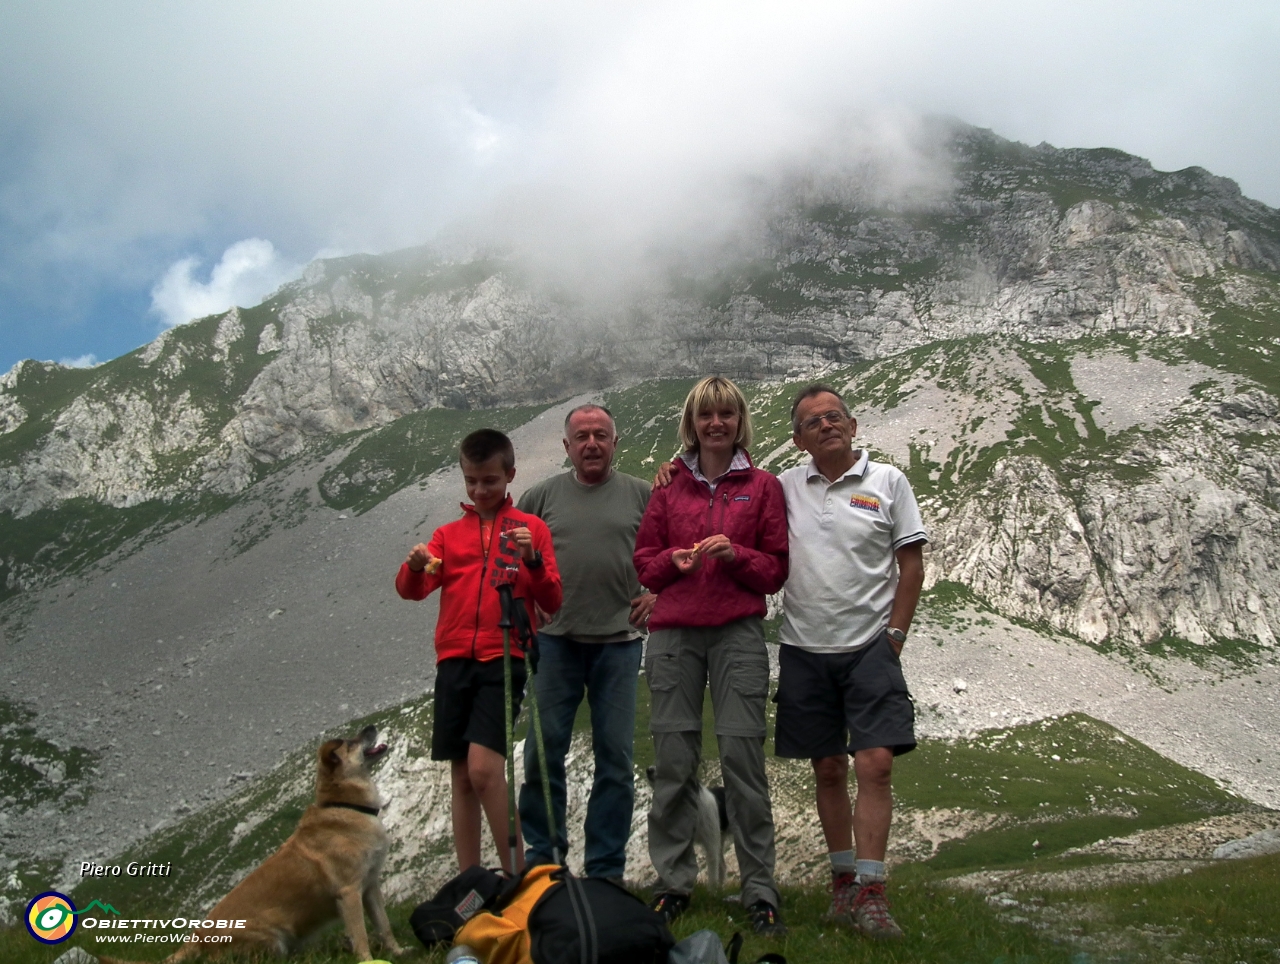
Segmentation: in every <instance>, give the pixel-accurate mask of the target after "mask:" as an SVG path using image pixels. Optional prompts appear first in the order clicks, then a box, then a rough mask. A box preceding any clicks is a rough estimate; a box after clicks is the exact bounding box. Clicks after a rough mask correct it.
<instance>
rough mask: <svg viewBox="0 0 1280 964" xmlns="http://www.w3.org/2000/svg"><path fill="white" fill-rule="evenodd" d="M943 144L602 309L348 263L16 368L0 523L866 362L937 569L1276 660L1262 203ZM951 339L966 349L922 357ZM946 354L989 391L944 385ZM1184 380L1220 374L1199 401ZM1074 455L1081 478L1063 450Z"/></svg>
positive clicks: (1035, 157) (1068, 622)
mask: <svg viewBox="0 0 1280 964" xmlns="http://www.w3.org/2000/svg"><path fill="white" fill-rule="evenodd" d="M943 150H944V151H945V161H946V164H947V166H948V168H949V170H950V172H951V185H950V187H949V188H948V189H947V190H946V191H944V192H942V193H940V194H937V195H934V196H931V197H930V198H929V199H928V200H927V201H917V202H908V201H906V200H904V201H900V202H879V203H877V204H875V205H870V204H862V203H859V202H858V201H856V200H850V198H851V197H855V193H856V192H855V193H851V192H850V191H849V190H847V188H848V185H847V184H842V183H839V182H837V181H836V180H831V181H830V183H827V182H823V183H817V184H809V185H807V186H806V188H805V190H804V191H800V190H794V191H792V192H791V193H787V191H788V190H789V189H780V191H779V193H777V195H776V196H774V197H773V198H772V199H771V200H770V201H769V203H768V204H767V205H766V204H762V206H761V211H762V212H764V213H762V214H761V215H760V219H759V221H758V223H757V224H756V225H755V226H754V227H753V228H752V229H751V230H750V231H748V232H747V236H749V237H750V239H751V240H749V241H747V240H744V241H742V242H741V244H739V245H738V246H737V248H736V249H735V252H736V253H735V254H734V255H733V256H732V257H728V256H725V257H722V258H720V259H719V260H718V261H714V260H713V261H708V260H707V259H705V258H703V259H699V260H698V261H697V263H698V264H700V265H702V267H700V268H698V269H697V270H693V269H691V268H688V267H687V266H686V265H685V264H684V263H682V262H680V261H678V260H677V261H673V262H672V264H670V265H668V266H667V268H666V269H664V271H663V272H661V273H660V274H658V275H655V276H654V278H658V277H660V278H661V280H660V281H659V280H653V279H651V280H650V281H648V282H646V283H645V284H642V285H638V286H636V287H634V288H632V289H630V290H629V291H627V292H625V293H624V294H622V295H620V296H619V298H618V299H616V300H615V301H613V302H610V303H609V304H608V305H605V306H602V305H600V304H599V303H597V302H588V301H584V300H579V299H578V298H577V297H576V296H575V295H573V294H572V293H571V292H565V291H564V290H561V289H557V288H555V287H553V286H551V285H549V284H546V283H543V282H540V281H539V280H538V279H536V278H534V277H532V276H531V275H530V274H529V272H528V271H527V270H526V269H524V268H522V267H521V266H520V265H519V264H518V263H517V262H516V261H514V260H512V259H511V258H509V257H507V256H503V255H499V254H493V253H484V252H478V253H475V254H474V255H471V256H468V257H465V258H445V257H443V256H441V255H439V254H435V253H433V252H431V251H426V250H419V251H409V252H402V253H400V254H396V255H388V256H383V257H371V256H357V257H351V258H345V259H339V260H334V261H325V262H317V263H315V264H313V265H312V266H311V267H310V268H309V269H308V270H307V272H306V274H305V275H304V277H303V278H302V279H300V280H299V281H298V282H295V283H293V284H291V285H288V286H286V287H285V288H283V289H281V290H280V291H279V292H277V293H276V294H275V295H273V296H272V297H271V298H269V299H268V300H267V301H266V302H264V303H263V304H262V305H259V306H255V307H252V308H246V309H233V310H232V311H230V312H227V313H226V314H225V315H222V316H218V317H212V318H206V319H201V320H198V321H195V322H192V323H191V324H189V325H185V326H182V327H180V328H177V329H174V330H172V331H170V332H167V333H166V334H165V335H163V336H162V337H160V338H158V339H157V340H156V341H155V342H153V343H152V344H150V345H148V346H146V347H145V348H143V349H140V350H138V351H136V352H133V353H131V354H130V355H127V356H124V357H123V358H120V359H116V360H114V361H112V362H109V363H107V364H105V365H102V366H100V367H99V368H97V369H93V370H91V371H89V372H71V371H69V370H64V369H58V368H57V366H49V365H44V364H41V363H35V362H25V363H22V364H21V365H19V366H16V367H15V368H14V369H13V370H12V371H10V372H9V373H7V374H6V375H4V376H3V377H2V378H0V514H4V513H7V514H9V515H10V516H11V517H12V518H14V519H21V518H24V517H26V516H29V515H30V514H31V513H34V512H36V511H37V510H40V509H50V508H54V507H57V506H59V505H60V504H62V503H64V502H65V501H66V500H68V499H71V498H83V499H88V500H93V501H95V502H99V503H104V504H106V505H109V506H115V507H125V506H131V505H136V504H138V503H141V502H146V501H148V500H156V499H170V500H171V499H175V498H178V497H181V496H186V495H190V494H193V493H200V492H212V493H222V494H235V493H238V492H241V491H243V490H244V489H245V488H246V487H247V486H248V485H250V484H251V483H252V482H253V481H254V480H255V479H256V478H258V477H259V476H260V475H261V473H262V471H263V469H264V467H265V466H268V465H270V464H271V463H274V462H278V461H280V460H282V459H288V458H290V457H293V456H295V455H297V454H298V453H300V452H302V451H304V450H305V449H306V448H307V447H308V446H309V445H311V444H312V443H313V442H315V441H317V440H324V439H331V438H333V437H335V436H338V435H341V434H343V433H347V432H352V431H357V430H365V429H370V428H376V427H378V426H384V425H387V424H389V423H391V422H393V421H395V420H396V419H398V418H400V417H401V416H403V415H406V414H409V413H412V412H417V411H420V410H422V409H425V408H433V407H450V408H474V407H483V406H490V405H499V404H504V403H512V402H521V401H528V400H539V399H548V398H553V397H563V396H565V395H568V394H572V393H574V392H578V391H583V390H591V389H597V388H606V387H608V386H610V385H614V384H617V383H624V382H628V381H635V380H638V379H644V378H652V377H662V376H673V375H681V376H683V375H694V374H700V373H705V372H707V371H719V372H723V373H726V374H729V375H732V376H735V377H741V378H746V379H753V378H765V379H770V378H772V379H778V378H788V377H790V378H799V377H801V376H803V375H806V374H807V373H810V372H814V371H830V370H832V369H833V368H838V367H840V366H848V365H858V364H866V363H868V362H876V361H877V360H880V361H879V362H878V364H879V365H881V366H884V368H883V370H884V372H885V373H887V374H886V376H885V377H886V379H888V381H886V382H885V383H886V384H888V383H889V382H892V383H893V384H894V386H895V387H894V388H893V391H894V392H895V394H896V395H897V396H899V399H898V403H896V404H897V405H898V407H897V408H894V409H884V410H882V412H881V415H883V417H884V418H885V419H886V421H887V422H888V423H892V424H893V425H896V426H897V427H896V428H894V429H893V430H892V431H891V432H890V433H889V434H890V436H893V437H892V438H889V439H888V440H886V441H884V443H883V445H882V443H881V440H879V439H877V438H876V437H875V436H874V435H873V436H872V438H871V444H873V445H881V447H882V449H883V450H884V451H887V452H890V453H891V454H892V455H893V457H894V458H895V459H897V460H898V461H899V462H900V464H903V465H904V466H906V465H909V464H912V459H913V458H916V460H917V462H918V464H919V465H921V466H926V469H925V470H923V471H924V475H922V476H920V479H921V481H922V482H925V483H929V484H932V483H930V480H931V479H932V480H934V481H937V482H938V484H939V488H938V489H937V491H934V492H931V493H930V495H929V498H931V499H932V500H934V501H933V503H932V504H933V505H934V506H935V508H936V510H937V511H942V509H944V508H945V509H946V511H947V516H946V518H942V517H941V516H939V517H938V519H937V521H936V526H935V528H936V535H937V539H936V542H935V548H934V551H933V554H932V556H931V562H930V566H931V569H930V573H931V578H932V579H952V580H956V581H959V582H963V583H966V584H968V585H969V586H971V587H972V588H973V589H974V591H976V592H978V593H979V594H981V595H983V596H984V597H986V598H988V599H990V600H992V601H994V602H996V603H997V604H998V605H999V606H1000V607H1001V608H1003V609H1004V610H1006V611H1007V612H1009V613H1011V614H1014V615H1018V616H1022V617H1024V618H1028V619H1034V620H1038V621H1045V622H1047V623H1049V624H1051V625H1053V626H1056V627H1058V628H1060V629H1062V630H1063V631H1067V632H1070V633H1073V634H1076V635H1079V636H1082V637H1084V638H1087V639H1091V640H1099V639H1103V638H1106V637H1108V636H1111V635H1115V634H1119V635H1121V636H1124V637H1128V638H1135V639H1143V640H1151V639H1155V638H1158V637H1160V636H1161V635H1164V634H1171V635H1176V636H1179V637H1182V638H1185V639H1189V640H1192V641H1198V640H1202V639H1208V638H1211V637H1216V638H1232V639H1235V638H1239V639H1247V640H1255V641H1258V642H1260V643H1265V644H1267V645H1270V644H1271V643H1272V642H1273V640H1274V636H1275V634H1276V633H1277V632H1280V623H1277V621H1276V616H1275V614H1274V612H1273V611H1272V609H1270V608H1269V607H1268V602H1267V600H1269V599H1274V598H1278V597H1277V593H1276V592H1275V590H1276V589H1278V588H1280V586H1277V585H1276V579H1277V572H1278V571H1280V560H1278V559H1277V550H1276V548H1275V547H1276V546H1277V545H1280V540H1278V539H1277V538H1276V536H1277V534H1280V533H1278V531H1277V523H1276V507H1277V505H1280V497H1278V495H1277V488H1276V487H1277V482H1276V479H1277V471H1276V470H1277V449H1276V444H1275V439H1276V436H1275V431H1276V417H1277V416H1276V413H1277V401H1276V392H1277V385H1276V384H1275V383H1274V382H1273V381H1269V380H1268V377H1267V376H1266V375H1265V374H1260V369H1259V367H1258V366H1259V364H1265V362H1266V359H1268V358H1269V357H1270V352H1272V351H1273V349H1274V346H1275V345H1276V344H1280V342H1277V338H1276V336H1277V334H1278V330H1277V329H1278V328H1280V323H1278V322H1277V318H1280V310H1278V309H1277V305H1280V296H1278V292H1280V214H1278V213H1277V212H1276V211H1273V210H1271V209H1269V208H1267V207H1266V206H1265V205H1261V204H1258V203H1257V202H1253V201H1250V200H1248V199H1246V198H1243V197H1242V196H1241V195H1240V193H1239V191H1238V189H1236V187H1235V185H1234V184H1232V183H1231V182H1230V181H1226V180H1224V179H1221V178H1215V177H1213V176H1212V175H1210V174H1208V173H1207V172H1204V171H1200V170H1198V169H1189V170H1187V171H1181V172H1176V173H1172V174H1166V173H1161V172H1157V171H1154V170H1153V169H1152V168H1151V167H1150V165H1149V164H1147V162H1145V161H1142V160H1141V159H1138V158H1133V157H1130V156H1128V155H1124V154H1121V153H1120V152H1117V151H1073V150H1057V149H1054V148H1051V147H1048V146H1045V145H1042V146H1040V147H1038V148H1026V147H1023V146H1022V145H1017V144H1011V143H1009V142H1006V141H1002V140H1001V139H999V138H997V137H995V136H994V135H991V134H990V133H988V132H983V131H976V130H973V129H969V128H960V127H957V128H955V129H953V130H952V131H950V132H949V133H948V135H947V137H946V139H945V143H944V146H943ZM690 263H692V262H690ZM964 339H969V340H973V341H974V343H975V344H976V343H978V342H982V343H983V344H985V345H987V347H986V348H984V349H983V352H985V354H983V353H979V354H980V355H981V357H978V356H975V355H970V356H966V357H968V361H967V362H961V361H956V362H955V363H954V364H953V365H952V367H951V368H950V369H949V370H948V371H943V370H942V369H939V370H936V371H934V370H926V369H927V366H925V367H920V366H921V363H920V362H919V359H920V358H923V357H925V356H926V355H927V354H928V349H929V346H932V345H935V344H938V343H946V344H957V343H959V342H960V340H964ZM1100 340H1101V341H1100ZM1108 340H1112V341H1114V342H1115V343H1116V344H1117V345H1119V348H1117V350H1116V351H1114V352H1112V353H1111V354H1109V355H1108V354H1107V353H1106V352H1105V351H1101V352H1100V349H1099V345H1100V344H1102V343H1103V342H1107V341H1108ZM1015 342H1016V343H1021V344H1050V343H1064V344H1071V345H1075V346H1077V348H1074V349H1072V350H1071V351H1069V352H1067V354H1064V355H1060V356H1055V357H1054V358H1053V359H1050V360H1049V361H1044V362H1043V363H1044V364H1048V365H1051V366H1057V368H1056V369H1055V371H1059V372H1061V371H1068V370H1069V377H1065V380H1063V378H1060V377H1059V376H1057V375H1053V374H1052V373H1048V374H1046V373H1045V372H1043V371H1033V370H1032V368H1030V367H1028V364H1029V363H1028V362H1026V360H1025V359H1021V358H1020V356H1018V352H1017V351H1015V350H1012V349H1010V348H1009V347H1008V346H1009V345H1012V344H1014V343H1015ZM1143 346H1146V347H1143ZM1152 346H1156V347H1152ZM1161 346H1162V347H1161ZM1157 347H1158V348H1159V350H1156V348H1157ZM1148 349H1150V350H1148ZM922 352H923V353H924V354H921V353H922ZM1161 352H1164V355H1163V356H1161V355H1160V353H1161ZM1100 358H1101V359H1103V361H1099V359H1100ZM1135 359H1136V361H1135ZM1161 359H1163V360H1161ZM1131 362H1132V363H1134V364H1139V366H1143V365H1145V366H1147V367H1148V368H1149V367H1150V366H1151V365H1156V364H1163V365H1164V366H1165V368H1166V369H1168V370H1169V371H1170V372H1174V373H1175V377H1174V380H1175V381H1177V382H1178V384H1179V385H1180V386H1181V388H1179V392H1180V394H1178V398H1179V402H1178V404H1179V405H1181V406H1182V408H1180V409H1178V410H1177V412H1176V413H1175V414H1176V417H1174V418H1172V421H1171V420H1170V419H1171V417H1172V416H1170V413H1169V412H1168V411H1167V410H1161V409H1160V400H1159V398H1155V399H1154V400H1153V399H1146V396H1143V399H1146V400H1145V401H1144V400H1142V399H1139V400H1138V401H1134V400H1133V399H1131V398H1127V397H1126V388H1127V387H1132V386H1126V385H1123V384H1121V385H1119V387H1117V385H1116V384H1113V382H1115V379H1114V378H1112V379H1111V380H1110V381H1108V375H1107V370H1108V366H1110V368H1111V369H1112V370H1114V371H1127V370H1128V369H1126V368H1125V366H1126V365H1127V364H1129V363H1131ZM1037 364H1039V363H1037ZM965 365H969V366H976V367H973V368H972V372H974V373H976V372H978V371H987V372H988V374H989V375H990V376H991V380H990V381H989V382H987V383H985V384H978V383H977V382H974V381H973V380H972V379H970V380H969V382H968V383H967V384H968V387H967V388H965V389H964V391H961V392H960V393H959V395H957V394H956V391H957V389H956V384H957V383H956V374H955V373H956V371H957V370H958V369H957V366H960V367H963V366H965ZM1063 366H1065V368H1064V367H1063ZM1196 366H1198V367H1196ZM1152 370H1153V371H1154V369H1152ZM1145 371H1146V369H1143V372H1145ZM1193 371H1194V373H1195V375H1194V377H1196V378H1201V381H1206V380H1207V381H1212V382H1213V383H1214V385H1216V386H1217V387H1216V388H1214V389H1213V390H1212V391H1209V392H1207V393H1206V392H1205V391H1200V392H1198V393H1196V392H1191V387H1192V386H1191V385H1190V384H1188V385H1182V383H1183V382H1184V381H1186V379H1187V378H1192V377H1193V376H1192V375H1191V374H1188V373H1190V372H1193ZM1179 373H1180V374H1179ZM1131 374H1133V373H1131ZM1201 376H1203V377H1201ZM1133 377H1146V376H1145V375H1143V374H1142V373H1138V374H1137V375H1134V376H1133ZM1160 377H1168V376H1167V375H1161V376H1160ZM963 380H964V379H961V381H963ZM1122 381H1123V380H1122ZM1098 386H1102V387H1101V388H1099V387H1098ZM908 388H909V390H908ZM1130 394H1132V392H1130ZM1139 394H1141V393H1139ZM1104 396H1105V397H1104ZM925 398H933V399H934V401H935V402H937V403H938V404H937V405H929V406H924V405H923V402H922V400H923V399H925ZM913 399H914V401H913ZM866 403H867V404H871V405H876V404H878V400H875V399H870V398H868V399H867V400H866ZM1147 404H1149V405H1151V406H1153V408H1152V411H1151V412H1148V413H1146V414H1144V415H1142V417H1140V418H1137V419H1136V420H1135V419H1133V418H1132V416H1133V415H1134V412H1135V411H1137V410H1138V409H1135V408H1134V406H1138V408H1141V406H1142V405H1147ZM913 406H914V407H913ZM947 406H959V408H955V409H954V410H953V411H952V412H946V413H945V415H944V409H945V408H946V407H947ZM1107 406H1111V408H1108V407H1107ZM962 410H963V411H968V412H969V413H970V417H969V418H968V420H967V421H964V420H958V419H956V418H953V417H952V416H953V415H954V413H955V412H959V411H962ZM1143 411H1144V412H1145V410H1143ZM912 413H914V414H912ZM1104 416H1105V417H1104ZM1028 419H1031V421H1028ZM1108 419H1109V420H1110V421H1108ZM1126 420H1128V421H1126ZM1179 420H1180V421H1179ZM868 427H869V428H870V426H868ZM895 432H896V433H898V435H894V434H893V433H895ZM1045 433H1048V435H1046V434H1045ZM898 436H901V437H900V438H899V437H898ZM1042 436H1044V437H1042ZM1048 436H1052V438H1049V437H1048ZM922 438H928V439H929V440H930V441H931V442H932V443H933V444H932V446H931V447H927V448H921V447H920V444H919V443H920V442H921V439H922ZM894 439H897V441H896V442H895V441H894ZM898 442H900V443H901V444H900V445H899V444H898ZM1033 442H1034V443H1035V444H1031V443H1033ZM895 445H896V446H897V448H896V450H895ZM1095 449H1096V450H1098V452H1101V451H1103V450H1105V453H1104V454H1103V455H1102V458H1103V465H1104V466H1105V468H1106V471H1105V472H1099V471H1094V472H1090V471H1088V470H1084V469H1081V467H1080V466H1079V464H1078V463H1080V462H1085V463H1086V464H1087V462H1088V460H1089V455H1088V454H1087V453H1088V452H1093V451H1094V450H1095ZM1098 452H1094V455H1095V457H1097V454H1098ZM913 453H915V454H914V455H913ZM1064 460H1066V461H1065V462H1064ZM1072 460H1075V461H1074V462H1073V461H1072ZM929 465H933V466H934V468H927V467H928V466H929ZM1064 465H1065V466H1067V467H1066V468H1064ZM1078 469H1080V470H1079V471H1077V470H1078ZM930 473H932V474H930ZM944 483H945V484H944ZM926 487H927V486H926Z"/></svg>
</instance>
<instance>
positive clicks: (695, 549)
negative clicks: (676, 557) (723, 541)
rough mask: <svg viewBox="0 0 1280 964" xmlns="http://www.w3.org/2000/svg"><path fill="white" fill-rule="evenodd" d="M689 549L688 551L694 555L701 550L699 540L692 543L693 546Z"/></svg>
mask: <svg viewBox="0 0 1280 964" xmlns="http://www.w3.org/2000/svg"><path fill="white" fill-rule="evenodd" d="M689 551H690V552H692V553H694V554H695V555H696V554H697V553H699V552H701V551H702V543H701V542H695V543H694V544H693V548H692V549H690V550H689Z"/></svg>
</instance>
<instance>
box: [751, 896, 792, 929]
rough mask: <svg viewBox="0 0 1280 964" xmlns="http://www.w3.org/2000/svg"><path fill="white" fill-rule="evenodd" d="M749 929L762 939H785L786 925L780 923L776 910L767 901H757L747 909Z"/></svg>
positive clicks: (780, 918) (780, 917) (780, 916)
mask: <svg viewBox="0 0 1280 964" xmlns="http://www.w3.org/2000/svg"><path fill="white" fill-rule="evenodd" d="M747 914H748V916H750V918H751V929H752V930H753V931H755V932H756V933H757V934H759V935H761V936H762V937H786V936H787V925H786V924H784V923H782V915H781V914H779V913H778V908H776V907H774V906H773V905H772V904H771V903H769V902H768V901H767V900H758V901H756V902H755V903H754V904H752V905H751V906H750V907H748V908H747Z"/></svg>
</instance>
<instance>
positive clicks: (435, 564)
mask: <svg viewBox="0 0 1280 964" xmlns="http://www.w3.org/2000/svg"><path fill="white" fill-rule="evenodd" d="M443 565H444V560H443V559H435V558H433V559H432V560H431V561H430V562H428V563H427V564H426V565H425V566H423V567H422V571H423V572H425V573H426V574H427V575H428V576H434V575H435V574H436V573H437V572H439V571H440V567H441V566H443Z"/></svg>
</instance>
